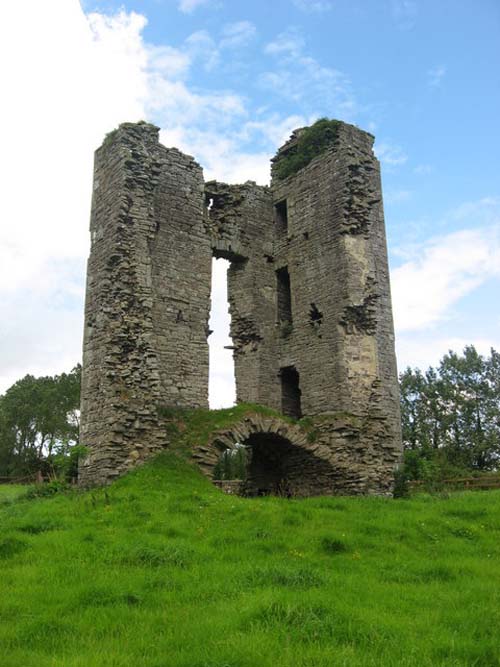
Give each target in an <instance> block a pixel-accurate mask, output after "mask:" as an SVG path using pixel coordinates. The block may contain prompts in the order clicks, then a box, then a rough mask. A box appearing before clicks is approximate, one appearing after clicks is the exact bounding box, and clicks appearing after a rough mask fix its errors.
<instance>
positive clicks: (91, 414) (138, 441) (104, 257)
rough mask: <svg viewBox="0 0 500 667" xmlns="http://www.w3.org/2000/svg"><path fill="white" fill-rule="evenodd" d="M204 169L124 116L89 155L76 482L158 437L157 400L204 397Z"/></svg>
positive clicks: (119, 463) (151, 447) (154, 447)
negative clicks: (80, 454) (81, 449)
mask: <svg viewBox="0 0 500 667" xmlns="http://www.w3.org/2000/svg"><path fill="white" fill-rule="evenodd" d="M203 206H204V196H203V177H202V171H201V168H200V167H199V166H198V165H197V164H196V162H194V160H193V159H192V158H190V157H189V156H185V155H183V154H182V153H180V152H179V151H177V150H175V149H170V150H169V149H166V148H164V147H163V146H161V145H160V144H159V143H158V128H156V127H154V126H152V125H148V124H145V123H143V124H132V123H126V124H124V125H121V126H120V127H119V128H118V130H116V131H114V132H113V133H111V135H109V136H108V137H107V138H106V140H105V141H104V143H103V145H102V146H101V148H100V149H98V150H97V152H96V155H95V169H94V193H93V201H92V213H91V223H90V231H91V251H90V257H89V261H88V268H87V293H86V305H85V331H84V349H83V378H82V403H81V411H82V418H81V442H82V444H84V445H86V446H87V447H88V448H89V450H90V454H89V456H88V457H87V459H86V461H84V463H83V464H82V466H81V470H80V479H81V481H82V483H83V484H88V483H98V482H104V481H107V480H109V479H110V478H112V477H114V476H117V475H119V474H120V473H122V472H123V471H124V470H126V469H128V468H129V467H131V466H132V465H134V464H135V463H136V462H137V461H140V460H142V459H144V458H146V457H147V456H149V455H150V454H151V453H153V452H155V451H158V450H159V449H161V448H162V447H163V446H165V444H166V440H165V433H164V429H163V428H162V426H161V425H160V422H159V420H158V414H157V408H158V406H159V405H165V404H167V405H172V404H177V405H179V404H180V405H183V406H191V407H200V406H201V407H206V406H207V394H208V389H207V387H208V346H207V342H206V335H207V327H208V314H209V313H208V310H209V295H210V270H211V266H210V263H211V249H210V243H209V240H208V238H207V234H206V229H205V226H204V220H203Z"/></svg>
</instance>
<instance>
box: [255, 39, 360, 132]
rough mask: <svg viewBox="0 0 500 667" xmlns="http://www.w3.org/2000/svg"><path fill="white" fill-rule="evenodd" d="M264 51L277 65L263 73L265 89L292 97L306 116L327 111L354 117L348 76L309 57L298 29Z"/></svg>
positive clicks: (327, 112) (261, 80)
mask: <svg viewBox="0 0 500 667" xmlns="http://www.w3.org/2000/svg"><path fill="white" fill-rule="evenodd" d="M264 52H265V53H266V54H267V55H269V56H271V57H272V58H274V60H275V65H274V67H273V68H272V69H269V70H267V71H266V72H264V73H263V74H262V75H261V77H260V84H261V86H262V87H263V88H265V89H266V90H269V91H271V92H272V93H274V94H275V95H278V96H280V97H284V98H287V99H289V100H292V101H293V102H294V103H295V104H296V105H297V107H298V108H299V109H300V111H301V112H302V113H306V114H307V115H309V114H311V113H316V115H318V114H325V113H326V114H328V115H330V114H335V115H337V116H339V117H341V118H342V119H343V120H350V121H353V120H354V116H355V115H356V112H357V103H356V100H355V98H354V94H353V92H352V87H351V82H350V81H349V78H348V77H347V76H346V75H345V74H344V73H343V72H341V71H339V70H336V69H333V68H331V67H325V66H323V65H321V63H319V62H318V61H317V60H316V59H315V58H313V57H312V56H310V55H309V54H308V53H307V51H306V42H305V39H304V37H303V36H302V33H301V32H300V31H299V30H298V29H297V28H289V29H288V30H286V31H284V32H282V33H281V34H279V35H278V36H277V37H276V39H275V40H273V41H272V42H270V43H268V44H267V45H266V46H265V48H264Z"/></svg>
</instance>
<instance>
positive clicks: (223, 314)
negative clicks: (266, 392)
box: [207, 259, 236, 410]
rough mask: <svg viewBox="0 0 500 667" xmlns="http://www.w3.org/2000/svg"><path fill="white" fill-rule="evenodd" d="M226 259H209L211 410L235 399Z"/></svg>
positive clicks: (230, 403)
mask: <svg viewBox="0 0 500 667" xmlns="http://www.w3.org/2000/svg"><path fill="white" fill-rule="evenodd" d="M229 266H230V262H229V261H228V260H226V259H213V260H212V291H211V309H210V320H209V325H208V330H207V335H210V338H209V339H208V345H209V354H210V365H209V382H208V398H209V405H210V408H211V409H212V410H216V409H218V408H229V407H231V406H233V405H234V403H235V399H236V387H235V377H234V360H233V352H232V350H233V342H232V340H231V336H230V333H229V331H230V323H231V317H230V315H229V303H228V299H227V271H228V269H229Z"/></svg>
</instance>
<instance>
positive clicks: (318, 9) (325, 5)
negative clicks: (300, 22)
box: [293, 0, 333, 14]
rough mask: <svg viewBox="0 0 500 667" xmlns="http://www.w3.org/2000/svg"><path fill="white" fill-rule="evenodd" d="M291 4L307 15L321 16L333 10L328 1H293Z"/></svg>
mask: <svg viewBox="0 0 500 667" xmlns="http://www.w3.org/2000/svg"><path fill="white" fill-rule="evenodd" d="M293 4H294V5H295V6H296V7H297V9H300V10H301V11H303V12H308V13H318V14H322V13H323V12H328V11H330V10H331V9H333V4H332V3H331V2H328V0H293Z"/></svg>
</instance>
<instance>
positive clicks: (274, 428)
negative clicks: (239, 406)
mask: <svg viewBox="0 0 500 667" xmlns="http://www.w3.org/2000/svg"><path fill="white" fill-rule="evenodd" d="M238 450H239V451H240V452H242V451H244V452H245V457H244V458H245V464H244V466H243V468H244V469H243V468H242V466H241V465H240V464H241V460H242V459H241V457H240V456H239V454H238ZM228 452H229V454H228ZM228 457H229V459H232V460H233V461H234V462H235V463H236V462H238V461H237V459H238V458H239V462H238V466H235V467H234V468H233V470H234V471H235V474H237V475H238V477H237V478H235V479H229V477H230V476H231V473H230V474H229V476H228V475H223V479H222V480H218V479H217V474H216V473H219V471H220V470H221V469H222V468H223V466H221V461H222V462H224V458H226V462H227V463H229V462H230V461H228V460H227V459H228ZM193 458H194V459H195V460H196V462H197V463H198V465H199V466H200V468H201V469H202V471H203V472H204V473H205V474H206V475H207V476H208V477H210V478H211V479H212V481H214V482H215V483H216V484H217V486H219V487H220V488H222V489H224V490H225V491H227V492H228V493H237V494H239V495H244V496H263V495H280V496H285V497H294V496H311V495H318V494H329V493H332V492H333V490H334V487H335V481H336V479H337V477H338V470H337V469H336V467H334V466H333V465H332V461H331V458H332V456H331V452H330V451H329V450H328V448H325V447H318V445H315V444H314V443H311V442H309V441H308V439H307V433H304V431H302V429H301V428H300V427H299V426H298V425H293V424H288V423H287V422H284V421H282V420H281V419H279V418H275V417H274V418H273V417H269V418H267V417H266V418H263V417H261V416H258V415H251V416H248V417H246V418H245V419H244V420H243V421H241V422H238V423H236V424H234V425H233V426H232V427H230V428H228V429H225V430H224V431H219V432H218V433H216V434H214V435H213V436H212V438H211V440H210V441H209V442H208V443H207V444H206V445H203V446H199V447H197V448H196V449H195V451H194V453H193ZM226 469H227V470H229V471H230V470H231V466H230V465H228V466H227V468H226ZM236 471H237V472H236ZM241 478H243V479H241Z"/></svg>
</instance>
